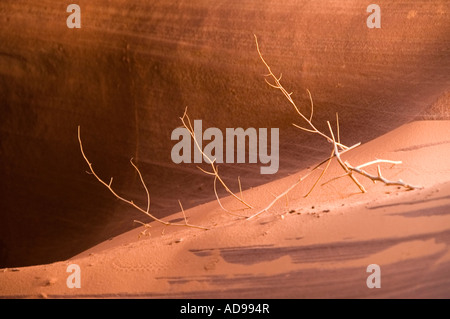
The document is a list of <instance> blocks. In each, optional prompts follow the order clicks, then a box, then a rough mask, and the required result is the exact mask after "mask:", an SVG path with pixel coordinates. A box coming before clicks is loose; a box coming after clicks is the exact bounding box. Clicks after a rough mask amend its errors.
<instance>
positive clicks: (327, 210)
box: [322, 209, 330, 213]
mask: <svg viewBox="0 0 450 319" xmlns="http://www.w3.org/2000/svg"><path fill="white" fill-rule="evenodd" d="M322 212H324V213H329V212H330V210H329V209H324V210H323V211H322Z"/></svg>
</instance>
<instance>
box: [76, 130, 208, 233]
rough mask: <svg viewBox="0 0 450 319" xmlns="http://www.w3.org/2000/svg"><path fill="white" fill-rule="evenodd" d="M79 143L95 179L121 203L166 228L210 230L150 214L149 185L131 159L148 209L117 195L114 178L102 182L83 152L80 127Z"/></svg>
mask: <svg viewBox="0 0 450 319" xmlns="http://www.w3.org/2000/svg"><path fill="white" fill-rule="evenodd" d="M78 142H79V144H80V150H81V154H82V155H83V158H84V160H85V161H86V163H87V164H88V166H89V170H90V173H91V174H92V175H94V177H95V178H96V179H97V180H98V181H99V182H100V183H101V184H103V185H104V186H105V187H106V188H107V189H108V190H109V191H110V192H111V193H112V194H113V195H114V196H115V197H116V198H117V199H119V200H121V201H122V202H124V203H127V204H128V205H130V206H132V207H134V208H135V209H137V210H138V211H140V212H141V213H144V214H145V215H147V216H148V217H150V218H151V219H152V220H154V221H156V222H158V223H161V224H163V225H165V226H185V227H192V228H198V229H204V230H207V229H208V228H206V227H203V226H197V225H192V224H189V223H188V222H187V220H186V218H185V223H184V224H178V223H170V222H166V221H164V220H162V219H159V218H157V217H155V216H154V215H152V214H151V213H150V193H149V191H148V188H147V185H146V184H145V182H144V179H143V178H142V174H141V172H140V170H139V168H138V167H137V166H136V165H135V164H134V163H133V159H130V163H131V165H133V167H134V169H135V170H136V172H137V173H138V175H139V178H140V180H141V184H142V186H143V187H144V189H145V192H146V194H147V208H146V209H143V208H141V207H139V206H138V205H136V204H135V203H134V202H133V201H132V200H128V199H126V198H124V197H122V196H120V195H119V194H117V193H116V191H115V190H114V189H113V188H112V182H113V178H112V177H111V179H110V181H109V183H106V182H105V181H104V180H102V179H101V178H100V177H99V176H98V175H97V173H96V172H95V171H94V169H93V167H92V163H91V162H89V160H88V158H87V156H86V154H85V153H84V150H83V143H82V142H81V132H80V126H78ZM180 205H181V203H180ZM183 214H184V210H183ZM139 223H140V224H142V225H144V226H146V228H147V226H149V225H148V224H146V223H142V222H139ZM144 234H145V232H144Z"/></svg>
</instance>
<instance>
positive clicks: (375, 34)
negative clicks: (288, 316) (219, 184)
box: [0, 0, 450, 298]
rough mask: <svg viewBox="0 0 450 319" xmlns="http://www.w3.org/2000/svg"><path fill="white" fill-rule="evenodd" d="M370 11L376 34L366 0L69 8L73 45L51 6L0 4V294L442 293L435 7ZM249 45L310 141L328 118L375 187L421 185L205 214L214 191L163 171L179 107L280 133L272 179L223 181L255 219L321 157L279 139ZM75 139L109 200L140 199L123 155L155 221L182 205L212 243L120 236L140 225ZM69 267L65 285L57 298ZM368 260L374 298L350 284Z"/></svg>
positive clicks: (445, 106)
mask: <svg viewBox="0 0 450 319" xmlns="http://www.w3.org/2000/svg"><path fill="white" fill-rule="evenodd" d="M377 3H378V4H379V5H380V6H381V8H382V28H381V29H369V28H367V26H366V18H367V16H368V13H367V12H366V8H367V5H368V4H367V3H366V2H364V1H344V2H343V1H338V0H326V1H306V0H283V1H279V0H269V1H264V5H261V4H260V3H259V2H258V1H254V0H242V1H238V2H232V3H230V1H228V2H218V1H213V0H196V1H192V0H179V1H166V0H152V1H150V0H135V1H124V0H110V1H108V2H107V5H105V2H104V1H102V0H78V1H77V4H79V5H80V7H81V9H82V28H81V29H77V30H74V29H68V28H67V27H66V24H65V23H66V17H67V15H68V14H67V12H66V8H67V4H65V3H59V2H55V1H54V0H40V1H31V0H2V1H0V21H1V28H0V44H1V45H0V47H1V48H0V110H1V116H0V158H1V165H0V177H1V178H0V268H2V270H0V296H1V297H25V298H28V297H31V298H35V297H290V298H298V297H449V288H448V287H449V279H448V278H450V276H449V269H450V268H449V261H450V255H449V252H448V243H449V241H450V239H449V238H450V237H449V236H450V235H449V232H450V229H449V227H450V223H449V220H448V216H449V215H448V211H449V198H450V185H449V183H450V179H449V176H450V167H449V165H450V161H449V160H448V157H449V155H450V154H449V149H450V144H449V132H450V125H449V122H448V121H444V120H449V116H450V113H449V109H450V107H449V105H450V58H449V57H450V45H449V43H450V33H449V32H448V30H449V29H450V19H449V17H450V8H449V6H450V3H449V1H446V0H436V1H423V0H401V1H395V2H392V1H381V0H380V1H378V2H377ZM253 34H256V35H257V36H258V39H259V43H260V45H261V49H262V51H263V54H264V57H265V58H266V59H267V61H268V62H269V63H270V65H271V66H272V68H273V70H274V72H275V73H276V74H280V73H282V74H283V84H284V85H285V86H286V88H287V89H288V90H289V91H293V92H294V95H293V97H294V98H295V100H296V102H297V103H298V105H300V106H302V107H304V106H305V105H307V106H308V105H309V99H308V95H307V93H306V91H305V89H306V88H308V89H309V90H310V91H311V92H312V95H313V99H314V105H315V116H314V121H315V123H317V125H318V128H319V129H321V130H326V129H327V128H326V120H334V119H335V113H336V112H338V113H339V116H340V117H339V120H340V124H341V125H340V128H341V137H342V139H343V142H344V143H345V144H346V145H353V144H354V143H356V142H359V141H361V142H363V143H366V142H368V143H367V144H363V145H362V146H361V147H359V148H357V149H355V150H353V151H352V152H350V153H348V154H346V156H345V158H346V159H348V160H349V161H351V162H352V163H354V164H357V163H363V162H366V161H371V160H374V159H376V158H387V159H392V160H401V161H403V164H402V165H399V166H396V167H394V168H389V167H388V166H386V165H383V172H384V173H385V175H386V176H387V177H391V178H393V179H396V178H402V179H404V180H406V181H408V182H410V183H412V184H418V185H422V186H424V188H423V189H421V190H415V191H410V192H407V191H404V190H402V189H397V188H396V187H384V186H383V185H381V184H376V185H374V184H372V183H371V182H369V181H366V183H365V186H366V187H367V189H368V193H367V194H358V189H357V188H356V187H355V185H354V184H352V183H351V182H349V181H348V180H346V179H339V180H336V181H333V182H331V183H328V184H326V185H324V186H321V187H317V188H316V190H315V191H314V193H313V194H311V196H309V197H308V198H303V197H302V196H303V195H304V194H305V193H306V192H307V190H308V189H309V188H310V187H311V183H312V182H313V181H314V177H316V176H317V175H314V176H311V177H312V178H311V179H308V180H307V181H305V183H303V184H301V185H300V186H298V187H297V188H296V189H295V190H293V191H292V192H291V193H290V194H289V196H288V197H286V198H283V199H282V200H280V201H279V202H278V203H277V205H275V206H273V207H272V209H270V211H269V212H267V213H264V214H263V215H261V216H260V217H258V218H255V219H253V220H250V221H246V220H242V219H239V218H236V217H233V216H230V215H228V214H226V213H224V212H223V211H221V210H220V208H219V206H218V204H217V202H216V201H215V200H214V199H215V196H214V192H213V189H212V179H211V177H210V176H207V175H205V174H203V173H202V172H200V171H199V170H198V169H197V168H196V165H195V164H192V165H190V164H189V165H187V164H186V165H176V164H174V163H173V162H172V160H171V158H170V151H171V148H172V146H173V145H174V144H175V143H174V142H173V141H171V139H170V136H171V132H172V131H173V129H175V128H176V127H179V126H180V125H181V123H180V121H179V117H180V116H181V115H182V114H183V111H184V109H185V107H186V106H189V112H190V116H191V118H192V119H202V120H203V123H204V126H205V127H217V128H219V129H221V130H224V129H225V128H227V127H234V128H237V127H243V128H249V127H255V128H273V127H276V128H279V129H280V170H279V172H278V173H277V174H275V175H261V174H259V168H260V165H259V164H258V165H254V164H242V165H241V164H240V165H233V164H227V165H221V174H222V176H223V177H224V179H225V181H226V182H227V183H229V184H230V185H232V187H233V190H235V191H236V190H237V183H236V181H237V177H238V176H240V178H241V180H242V185H243V189H244V196H245V198H246V199H247V200H248V201H249V202H251V203H254V205H255V206H257V207H256V209H258V208H262V207H265V205H267V203H269V202H270V201H271V200H272V198H273V196H276V195H277V194H280V193H281V192H283V191H284V190H285V189H286V188H288V187H289V186H290V185H292V183H293V182H294V181H295V180H296V179H298V178H299V177H300V176H303V174H305V173H306V172H307V169H308V168H309V167H312V166H313V165H314V164H316V163H318V162H319V161H321V160H323V159H324V158H326V156H328V155H329V152H330V150H329V147H330V144H328V143H326V142H325V143H323V141H320V139H318V138H317V136H312V135H311V134H306V133H305V132H301V131H299V130H298V129H295V128H294V127H292V122H293V121H295V120H296V119H297V118H296V114H295V112H294V111H293V110H292V108H291V107H290V105H289V104H288V103H287V101H286V100H285V99H284V97H283V96H281V95H280V92H277V91H275V90H273V89H272V88H270V87H268V86H267V85H266V84H265V83H264V78H263V75H264V74H265V73H266V70H265V68H264V66H263V65H262V63H261V61H260V59H259V57H258V55H257V52H256V47H255V42H254V38H253ZM424 119H425V120H434V121H417V120H424ZM415 120H416V121H415ZM412 121H415V122H412ZM333 123H334V122H333ZM78 125H80V126H81V128H82V137H83V145H84V148H85V151H86V154H87V156H88V157H89V159H90V160H91V161H92V162H93V163H94V168H95V169H96V171H97V172H98V174H99V175H100V176H101V177H102V178H105V179H106V180H109V178H110V177H111V176H113V177H114V187H115V189H116V190H117V191H118V192H119V193H120V194H121V195H123V196H125V197H126V198H129V199H133V200H134V201H135V202H136V203H137V204H138V205H143V206H144V205H145V203H146V196H145V192H144V191H143V189H142V185H141V183H140V180H139V176H138V175H137V174H136V172H135V171H134V169H133V167H131V166H130V163H129V160H130V158H131V157H133V158H134V161H135V163H136V164H137V165H138V167H139V168H140V170H141V172H142V174H143V177H144V180H145V181H146V182H147V185H148V187H149V190H150V193H151V197H152V203H151V212H152V213H153V214H154V215H155V216H157V217H159V218H163V219H165V220H178V221H181V222H182V221H183V218H182V214H181V213H180V208H179V205H178V200H181V202H182V203H183V206H184V208H185V210H186V214H187V216H188V218H189V221H190V222H191V223H193V224H198V225H204V226H207V227H210V228H211V229H210V230H208V231H201V230H198V229H190V228H189V229H188V228H183V227H181V228H180V227H178V228H176V227H167V228H163V227H162V226H161V225H159V224H153V225H152V227H151V229H150V231H151V237H143V238H141V239H139V240H138V234H139V232H141V231H142V228H138V229H134V230H132V229H133V228H135V227H136V226H137V225H136V224H135V223H133V220H134V219H139V220H142V221H144V222H147V221H148V220H146V219H145V216H143V215H142V214H140V213H139V212H136V211H135V210H133V209H131V208H129V207H127V206H126V205H124V204H123V203H120V202H119V201H118V200H116V199H115V198H114V197H113V196H112V195H111V194H110V193H109V192H108V191H107V190H106V189H105V188H104V187H103V186H102V185H100V184H99V183H98V182H97V181H96V180H95V179H94V178H93V177H92V176H90V175H88V174H86V170H87V166H86V163H85V162H84V161H83V158H82V156H81V154H80V150H79V145H78V141H77V126H78ZM319 173H320V172H316V173H315V174H319ZM341 173H342V172H341V170H340V168H339V167H338V166H337V165H336V164H335V163H334V164H332V165H331V167H330V169H329V171H328V172H327V177H328V178H331V177H333V176H338V175H340V174H341ZM219 194H220V196H221V197H222V198H223V204H224V205H225V206H226V207H228V208H230V209H231V208H234V209H238V208H240V206H239V205H237V204H236V203H235V201H234V200H233V199H230V198H224V195H226V193H225V192H224V191H223V190H221V191H220V192H219ZM256 209H255V211H256ZM255 211H244V212H242V213H244V214H246V215H247V214H248V215H251V214H252V213H254V212H255ZM282 216H283V217H282ZM73 256H75V257H73ZM72 263H76V264H78V265H79V266H80V267H81V269H82V277H81V278H82V288H81V289H72V290H71V289H68V288H67V286H66V278H67V276H68V275H69V274H68V273H67V272H66V268H67V266H68V265H70V264H72ZM372 263H375V264H379V265H380V266H381V269H382V279H381V280H382V289H368V288H367V287H366V278H367V276H368V273H367V272H366V267H367V265H369V264H372ZM27 266H30V267H27Z"/></svg>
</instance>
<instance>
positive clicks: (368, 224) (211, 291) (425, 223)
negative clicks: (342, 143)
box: [0, 121, 450, 298]
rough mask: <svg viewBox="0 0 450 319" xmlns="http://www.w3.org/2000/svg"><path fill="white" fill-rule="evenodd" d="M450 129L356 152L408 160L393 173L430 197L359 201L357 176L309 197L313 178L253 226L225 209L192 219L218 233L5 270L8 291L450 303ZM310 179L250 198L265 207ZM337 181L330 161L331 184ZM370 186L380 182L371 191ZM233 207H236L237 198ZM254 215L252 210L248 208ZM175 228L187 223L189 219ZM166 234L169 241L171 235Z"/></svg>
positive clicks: (448, 125)
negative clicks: (372, 270) (72, 277)
mask: <svg viewBox="0 0 450 319" xmlns="http://www.w3.org/2000/svg"><path fill="white" fill-rule="evenodd" d="M449 130H450V121H418V122H413V123H410V124H407V125H404V126H402V127H400V128H398V129H396V130H394V131H392V132H390V133H388V134H386V135H383V136H382V137H379V138H377V139H376V140H374V141H371V142H369V143H367V144H365V145H363V146H361V147H360V148H357V149H355V150H353V151H351V153H349V154H348V156H346V159H348V160H349V161H350V162H352V163H354V164H357V163H362V162H365V161H367V160H368V159H371V158H372V159H373V158H387V159H393V160H402V161H403V164H402V165H399V166H397V167H395V168H389V167H384V168H383V171H384V174H385V175H386V176H387V177H389V178H392V179H396V178H400V177H401V178H402V179H404V180H407V181H408V182H410V183H415V184H418V185H421V186H423V187H424V188H423V189H420V190H414V191H405V190H403V189H398V188H397V187H394V186H391V187H386V186H384V185H381V184H372V183H371V182H368V181H364V185H366V186H367V189H368V193H366V194H360V193H359V194H357V193H356V191H357V188H356V187H355V185H354V184H353V183H351V182H350V181H349V180H347V179H341V180H337V181H333V182H331V183H329V184H326V185H325V186H322V187H319V188H317V189H316V190H315V192H313V193H312V194H311V195H310V197H308V198H306V199H305V198H302V194H304V193H305V192H306V191H307V190H308V187H309V186H310V185H311V182H312V181H313V179H311V180H306V181H305V183H303V184H300V185H299V186H298V187H296V188H295V189H294V190H293V191H292V192H291V193H290V195H289V199H288V202H287V201H286V200H281V201H280V202H279V203H278V204H277V205H275V206H274V207H273V208H272V209H271V210H270V211H269V212H268V213H265V214H263V215H261V216H260V217H258V218H255V219H253V220H250V221H247V220H242V219H239V218H236V217H233V216H230V215H228V214H226V213H225V212H223V211H222V210H221V209H220V207H219V205H218V204H217V202H210V203H207V204H204V205H200V206H198V207H195V208H192V209H189V210H187V211H186V215H187V216H188V219H189V222H190V223H193V224H197V225H204V226H208V227H211V229H210V230H208V231H203V230H197V229H188V228H176V227H167V228H165V229H164V228H163V227H162V226H161V225H160V224H156V223H153V224H152V227H151V229H150V231H151V237H143V238H141V239H139V240H138V239H137V238H138V234H139V231H141V230H142V229H139V230H133V231H130V232H127V233H125V234H122V235H120V236H117V237H116V238H113V239H112V240H110V241H106V242H104V243H102V244H100V245H98V246H96V247H93V248H92V249H89V250H88V251H86V252H84V253H82V254H80V255H78V256H75V257H73V258H70V259H69V260H67V261H63V262H57V263H53V264H48V265H41V266H34V267H26V268H18V269H6V270H4V271H3V272H0V295H1V296H3V297H25V298H39V297H45V298H47V297H48V298H85V297H87V298H91V297H94V298H141V297H158V298H161V297H163V298H179V297H187V298H192V297H201V298H243V297H245V298H255V297H256V298H260V297H267V298H281V297H283V298H315V297H319V298H323V297H326V298H328V297H333V298H334V297H344V298H360V297H363V298H373V297H376V298H378V297H389V298H404V297H407V298H416V297H438V298H449V297H450V288H449V287H450V246H449V245H450V181H449V176H450V161H448V157H449V156H450V138H449V135H448V132H449ZM303 174H305V171H302V172H298V173H296V174H294V175H292V176H290V177H287V178H284V179H281V180H277V181H274V182H271V183H269V184H266V185H262V186H260V187H256V188H254V189H251V190H248V191H245V192H244V197H245V199H246V200H248V201H249V202H252V203H257V205H258V207H256V208H260V207H264V205H266V204H267V203H268V202H270V201H271V196H272V195H271V194H278V193H280V192H282V191H283V190H284V189H286V188H287V187H288V186H289V185H290V184H292V182H293V181H294V180H295V179H296V178H298V177H299V176H302V175H303ZM337 174H339V168H338V166H337V165H332V166H331V167H330V170H329V172H328V173H327V175H326V178H325V180H327V179H329V178H330V177H332V176H337ZM371 184H372V185H371ZM224 205H226V206H227V207H233V206H236V204H235V201H233V200H232V199H231V198H227V199H225V200H224ZM245 213H246V214H249V215H250V214H251V211H248V212H245ZM167 219H168V220H179V219H182V215H181V213H177V214H174V215H171V216H169V217H168V218H167ZM163 232H164V234H163ZM70 264H77V265H79V266H80V268H81V288H80V289H76V288H74V289H68V288H67V286H66V279H67V277H68V276H69V273H67V272H66V269H67V266H68V265H70ZM370 264H378V265H379V266H380V267H381V288H380V289H369V288H367V286H366V279H367V277H368V275H369V273H367V272H366V268H367V266H368V265H370Z"/></svg>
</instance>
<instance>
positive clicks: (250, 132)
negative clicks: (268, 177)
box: [171, 120, 279, 174]
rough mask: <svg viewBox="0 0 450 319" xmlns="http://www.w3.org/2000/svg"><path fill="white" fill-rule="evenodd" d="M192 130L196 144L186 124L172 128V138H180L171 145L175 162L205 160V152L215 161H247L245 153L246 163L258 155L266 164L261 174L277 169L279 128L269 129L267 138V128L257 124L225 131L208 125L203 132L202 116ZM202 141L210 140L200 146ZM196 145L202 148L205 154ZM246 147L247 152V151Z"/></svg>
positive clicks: (273, 172) (271, 172) (274, 171)
mask: <svg viewBox="0 0 450 319" xmlns="http://www.w3.org/2000/svg"><path fill="white" fill-rule="evenodd" d="M193 131H194V135H195V140H196V142H197V145H195V142H194V141H193V140H192V137H191V134H190V133H189V131H188V130H187V129H186V128H184V127H179V128H176V129H174V130H173V131H172V136H171V139H172V141H174V140H175V141H179V142H178V143H176V144H175V145H174V146H173V148H172V151H171V158H172V161H173V162H174V163H176V164H180V163H202V162H206V163H208V160H207V159H206V158H205V156H207V157H209V158H210V159H212V160H215V162H216V163H218V164H220V163H246V159H247V157H248V163H258V159H259V162H260V163H261V164H265V166H262V167H261V168H260V172H261V174H275V173H276V172H278V168H279V129H278V128H271V129H270V141H269V136H268V129H267V128H260V129H258V130H257V129H255V128H252V127H251V128H247V129H245V130H244V129H243V128H240V127H239V128H227V129H226V130H225V135H224V134H223V133H222V131H221V130H220V129H218V128H216V127H210V128H207V129H206V130H205V131H204V132H203V124H202V120H194V127H193ZM204 141H209V142H208V143H207V144H206V145H205V146H204V147H203V142H204ZM247 141H248V143H247ZM224 142H225V147H224ZM269 142H270V154H269ZM247 144H248V147H247ZM199 148H200V149H201V150H202V151H203V153H204V155H203V154H202V152H201V151H200V149H199ZM192 149H193V151H192ZM247 149H248V153H247V152H246V150H247ZM192 153H193V154H192ZM247 154H248V156H247ZM235 155H236V156H235ZM192 157H193V158H192Z"/></svg>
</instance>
